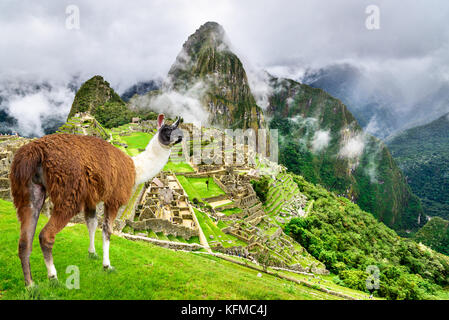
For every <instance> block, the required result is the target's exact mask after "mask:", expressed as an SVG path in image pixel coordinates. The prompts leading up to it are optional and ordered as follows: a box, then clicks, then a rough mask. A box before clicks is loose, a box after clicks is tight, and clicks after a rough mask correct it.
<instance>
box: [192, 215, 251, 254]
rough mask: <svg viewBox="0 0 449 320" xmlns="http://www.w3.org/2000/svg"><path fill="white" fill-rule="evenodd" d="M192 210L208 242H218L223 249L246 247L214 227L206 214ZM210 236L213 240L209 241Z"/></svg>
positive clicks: (241, 242) (243, 243)
mask: <svg viewBox="0 0 449 320" xmlns="http://www.w3.org/2000/svg"><path fill="white" fill-rule="evenodd" d="M193 210H194V211H195V215H196V217H197V219H198V222H199V223H200V226H201V229H202V230H203V232H204V235H205V236H206V239H207V241H208V242H211V241H220V242H221V243H222V244H223V247H225V248H227V247H233V246H246V243H245V242H243V241H241V240H239V239H237V238H236V237H234V236H232V235H229V234H226V233H224V232H223V231H221V229H220V228H219V227H218V226H216V225H215V224H214V223H213V222H212V220H211V219H210V218H209V217H208V216H207V215H206V214H204V213H202V212H201V211H199V210H197V209H195V208H193ZM211 235H212V236H213V237H214V238H213V239H210V236H211ZM228 241H232V243H228Z"/></svg>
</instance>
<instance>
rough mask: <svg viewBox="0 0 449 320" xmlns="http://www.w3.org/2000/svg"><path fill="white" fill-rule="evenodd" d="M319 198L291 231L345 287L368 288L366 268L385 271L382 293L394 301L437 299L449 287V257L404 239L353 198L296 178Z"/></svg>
mask: <svg viewBox="0 0 449 320" xmlns="http://www.w3.org/2000/svg"><path fill="white" fill-rule="evenodd" d="M294 180H295V182H296V183H297V184H298V186H299V188H300V190H301V192H302V193H304V194H305V195H306V196H307V197H308V198H309V199H312V200H314V204H313V208H312V209H311V210H310V213H309V214H308V216H307V217H305V218H295V219H292V220H291V221H290V222H289V223H288V225H287V226H286V228H285V231H286V232H287V233H288V234H289V235H291V236H292V237H293V238H294V239H296V240H297V241H298V242H299V243H300V244H301V245H302V246H303V247H304V248H306V250H307V251H308V252H309V253H310V254H311V255H312V256H314V257H315V258H317V259H318V260H320V261H322V262H323V263H324V264H325V265H326V267H327V268H328V269H329V270H330V271H331V272H333V273H335V274H337V275H338V278H337V281H338V283H339V284H344V285H346V286H348V287H351V288H354V289H360V290H365V289H364V288H365V286H364V283H365V280H366V277H367V276H368V273H367V272H366V268H367V267H368V266H371V265H374V266H377V267H378V268H379V270H380V288H379V290H377V291H376V294H377V295H379V296H381V297H386V298H389V299H423V298H432V297H434V295H437V294H439V293H440V292H441V290H442V288H441V287H440V286H446V285H447V284H448V283H449V258H448V257H447V256H444V255H442V254H440V253H437V252H435V251H432V250H431V249H429V248H426V247H425V246H422V245H419V244H417V243H416V242H414V241H412V240H409V239H404V238H401V237H399V236H398V235H397V234H396V233H395V232H394V231H393V230H391V229H389V228H388V227H386V226H385V225H384V224H383V223H381V222H378V221H377V220H376V219H375V218H374V217H373V216H372V215H371V214H369V213H367V212H364V211H363V210H361V209H360V208H359V206H358V205H356V204H353V203H352V202H350V201H349V200H348V199H346V198H343V197H337V196H336V195H335V194H333V193H330V192H328V191H326V190H325V189H324V188H322V187H317V186H314V185H313V184H311V183H309V182H306V181H305V180H304V178H302V177H300V176H295V177H294Z"/></svg>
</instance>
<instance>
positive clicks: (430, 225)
mask: <svg viewBox="0 0 449 320" xmlns="http://www.w3.org/2000/svg"><path fill="white" fill-rule="evenodd" d="M448 226H449V221H447V220H444V219H442V218H440V217H434V218H432V219H431V220H430V221H428V222H427V223H426V224H425V225H424V227H422V228H421V229H419V230H418V232H416V234H415V235H414V236H413V239H414V240H415V241H416V242H422V243H424V244H425V245H427V246H429V247H431V248H432V249H434V250H436V251H438V252H441V253H444V254H446V255H449V228H448Z"/></svg>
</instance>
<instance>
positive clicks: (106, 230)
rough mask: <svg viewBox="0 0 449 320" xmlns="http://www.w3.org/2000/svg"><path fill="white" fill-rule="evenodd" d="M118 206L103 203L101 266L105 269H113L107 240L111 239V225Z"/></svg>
mask: <svg viewBox="0 0 449 320" xmlns="http://www.w3.org/2000/svg"><path fill="white" fill-rule="evenodd" d="M117 212H118V208H114V207H112V206H110V205H107V204H105V205H104V221H103V268H104V269H105V270H113V269H114V268H113V267H112V266H111V261H110V260H109V242H110V240H111V234H112V225H113V223H114V220H115V217H116V216H117Z"/></svg>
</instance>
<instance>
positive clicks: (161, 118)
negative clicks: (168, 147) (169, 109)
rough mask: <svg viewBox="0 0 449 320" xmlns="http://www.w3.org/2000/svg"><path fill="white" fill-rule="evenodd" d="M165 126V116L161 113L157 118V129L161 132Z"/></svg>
mask: <svg viewBox="0 0 449 320" xmlns="http://www.w3.org/2000/svg"><path fill="white" fill-rule="evenodd" d="M163 124H164V115H163V114H162V113H161V114H159V115H158V116H157V129H158V130H159V129H160V128H161V127H162V125H163Z"/></svg>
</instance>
